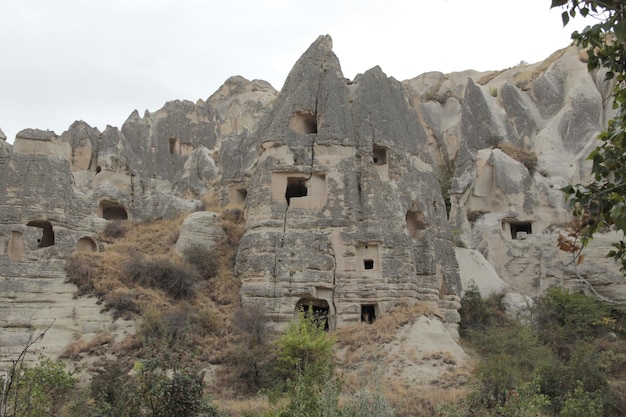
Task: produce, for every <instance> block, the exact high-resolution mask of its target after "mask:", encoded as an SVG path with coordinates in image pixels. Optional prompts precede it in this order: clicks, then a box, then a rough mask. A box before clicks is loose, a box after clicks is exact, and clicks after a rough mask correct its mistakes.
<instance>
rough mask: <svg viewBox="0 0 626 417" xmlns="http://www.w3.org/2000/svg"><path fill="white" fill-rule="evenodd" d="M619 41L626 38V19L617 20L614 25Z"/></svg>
mask: <svg viewBox="0 0 626 417" xmlns="http://www.w3.org/2000/svg"><path fill="white" fill-rule="evenodd" d="M614 30H615V36H616V37H617V42H619V43H622V42H623V41H624V39H626V21H621V22H617V23H616V24H615V26H614Z"/></svg>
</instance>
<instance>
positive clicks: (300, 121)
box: [289, 111, 317, 135]
mask: <svg viewBox="0 0 626 417" xmlns="http://www.w3.org/2000/svg"><path fill="white" fill-rule="evenodd" d="M289 128H290V129H291V130H293V131H294V132H296V133H300V134H302V135H308V134H310V133H317V117H315V115H314V114H311V113H309V112H301V111H297V112H295V113H294V114H293V115H292V116H291V120H289Z"/></svg>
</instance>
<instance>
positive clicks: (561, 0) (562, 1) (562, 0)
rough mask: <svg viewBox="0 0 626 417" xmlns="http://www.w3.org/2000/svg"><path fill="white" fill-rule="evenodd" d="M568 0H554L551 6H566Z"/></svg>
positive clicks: (552, 7)
mask: <svg viewBox="0 0 626 417" xmlns="http://www.w3.org/2000/svg"><path fill="white" fill-rule="evenodd" d="M567 2H568V0H552V5H551V6H550V8H551V9H554V8H555V7H560V6H564V5H566V4H567Z"/></svg>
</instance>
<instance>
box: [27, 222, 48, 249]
mask: <svg viewBox="0 0 626 417" xmlns="http://www.w3.org/2000/svg"><path fill="white" fill-rule="evenodd" d="M26 226H31V227H38V228H40V229H41V237H40V238H39V239H37V247H38V248H47V247H48V246H52V245H54V230H52V223H50V222H48V221H45V220H33V221H31V222H28V223H27V224H26Z"/></svg>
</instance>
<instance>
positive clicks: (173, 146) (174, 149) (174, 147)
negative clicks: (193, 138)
mask: <svg viewBox="0 0 626 417" xmlns="http://www.w3.org/2000/svg"><path fill="white" fill-rule="evenodd" d="M178 143H179V142H178V139H177V138H170V154H171V155H173V154H175V153H180V150H179V149H178V148H179V146H178Z"/></svg>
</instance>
